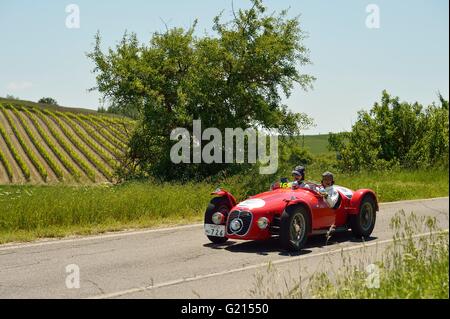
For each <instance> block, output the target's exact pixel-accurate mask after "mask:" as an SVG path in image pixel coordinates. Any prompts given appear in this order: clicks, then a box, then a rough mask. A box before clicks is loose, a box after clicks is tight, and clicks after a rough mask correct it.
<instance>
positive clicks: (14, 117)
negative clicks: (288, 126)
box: [0, 98, 329, 184]
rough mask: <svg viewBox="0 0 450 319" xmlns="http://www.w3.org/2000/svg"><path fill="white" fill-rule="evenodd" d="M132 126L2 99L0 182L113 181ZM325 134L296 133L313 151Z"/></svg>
mask: <svg viewBox="0 0 450 319" xmlns="http://www.w3.org/2000/svg"><path fill="white" fill-rule="evenodd" d="M133 128H134V122H133V121H132V120H130V119H128V118H124V117H120V116H113V115H109V114H102V113H97V112H95V111H93V110H88V109H82V108H68V107H62V106H52V105H46V104H39V103H34V102H29V101H20V100H6V99H3V98H0V184H25V183H29V184H55V183H61V182H63V183H68V184H93V183H102V182H107V181H110V182H113V181H114V177H113V172H114V169H115V167H116V166H117V165H118V163H119V160H120V158H121V156H122V155H123V153H124V151H125V149H126V147H127V145H126V144H127V141H128V139H129V137H130V134H131V132H132V130H133ZM327 141H328V134H323V135H305V136H304V137H303V136H302V137H298V143H300V145H302V146H303V147H305V148H306V149H308V150H309V151H310V152H311V153H312V154H314V155H323V154H327V153H329V151H328V149H327V143H328V142H327Z"/></svg>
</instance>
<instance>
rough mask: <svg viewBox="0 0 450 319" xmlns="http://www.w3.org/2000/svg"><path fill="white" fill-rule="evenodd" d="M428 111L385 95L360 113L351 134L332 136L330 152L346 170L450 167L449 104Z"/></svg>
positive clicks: (441, 100) (446, 102)
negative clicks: (332, 151)
mask: <svg viewBox="0 0 450 319" xmlns="http://www.w3.org/2000/svg"><path fill="white" fill-rule="evenodd" d="M439 99H440V105H436V103H433V104H432V105H430V106H428V107H426V108H424V107H423V106H422V105H420V104H419V103H417V102H415V103H412V104H410V103H406V102H400V101H399V98H398V97H391V96H390V95H389V94H388V93H387V92H386V91H384V92H383V94H382V98H381V102H380V103H378V102H377V103H375V104H374V106H373V108H372V109H371V110H370V111H360V112H359V113H358V120H357V121H356V123H355V124H354V125H353V127H352V131H351V132H346V133H340V134H330V137H329V140H328V141H329V146H330V149H332V150H334V151H336V152H337V153H338V158H339V159H340V161H339V163H340V166H341V167H342V168H343V169H346V170H360V169H374V168H390V167H392V166H401V167H405V168H417V167H428V166H433V165H439V164H443V165H448V151H449V138H448V134H449V131H448V125H449V122H448V121H449V118H448V112H449V111H448V101H446V100H445V99H444V98H443V97H442V96H441V95H439Z"/></svg>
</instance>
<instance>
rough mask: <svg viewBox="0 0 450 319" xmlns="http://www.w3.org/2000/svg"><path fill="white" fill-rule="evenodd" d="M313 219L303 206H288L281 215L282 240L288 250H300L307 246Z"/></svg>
mask: <svg viewBox="0 0 450 319" xmlns="http://www.w3.org/2000/svg"><path fill="white" fill-rule="evenodd" d="M310 227H311V220H310V217H309V214H308V211H307V210H306V208H305V207H303V206H294V207H288V208H287V209H286V210H285V211H284V212H283V214H282V215H281V229H280V242H281V245H282V246H283V248H285V249H286V250H288V251H299V250H301V249H302V248H303V246H305V243H306V240H307V237H308V232H309V230H310Z"/></svg>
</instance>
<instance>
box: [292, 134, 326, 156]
mask: <svg viewBox="0 0 450 319" xmlns="http://www.w3.org/2000/svg"><path fill="white" fill-rule="evenodd" d="M298 139H299V144H300V145H301V146H302V147H304V148H305V149H307V150H308V151H309V152H311V154H313V155H323V154H332V152H330V151H329V150H328V134H319V135H305V136H304V137H303V136H302V137H299V138H298Z"/></svg>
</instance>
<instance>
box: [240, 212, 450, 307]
mask: <svg viewBox="0 0 450 319" xmlns="http://www.w3.org/2000/svg"><path fill="white" fill-rule="evenodd" d="M391 229H392V231H393V238H392V243H391V244H390V245H389V246H387V247H386V249H385V250H384V251H382V253H381V256H380V257H378V260H376V261H375V262H374V261H373V260H372V258H374V257H370V258H365V257H364V256H365V254H366V253H368V252H365V251H364V250H363V251H362V252H358V255H347V254H346V253H341V255H339V260H338V262H337V264H338V266H337V265H336V264H335V263H333V262H332V260H331V259H326V260H324V261H323V263H322V268H328V270H327V271H323V270H316V271H315V272H314V273H313V275H312V276H309V275H308V272H307V270H306V269H303V272H304V274H305V275H304V276H303V278H302V273H303V272H302V271H301V272H300V277H297V276H296V277H295V278H288V277H287V276H286V275H284V274H281V273H280V272H279V271H278V270H277V269H276V268H275V267H273V266H272V265H269V267H268V268H267V269H266V270H265V271H263V272H259V273H257V274H256V276H255V280H254V283H253V287H252V288H251V289H250V290H249V294H250V296H252V297H257V298H298V299H301V298H325V299H387V298H390V299H408V298H411V299H419V298H425V299H429V298H445V299H448V297H449V242H448V230H446V231H441V230H440V229H439V228H438V227H437V224H436V219H435V218H431V217H425V216H421V217H417V215H415V214H414V213H411V214H405V212H404V211H400V212H398V213H397V214H396V215H395V216H394V217H393V218H392V221H391ZM419 234H420V235H421V236H420V237H419V236H418V235H419ZM366 249H368V248H366ZM377 249H378V250H379V249H380V248H379V247H378V248H377ZM368 265H372V266H371V267H374V268H373V269H377V270H376V272H372V273H371V274H369V273H368V272H367V266H368ZM375 267H376V268H375ZM373 275H375V276H377V278H376V277H373Z"/></svg>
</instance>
